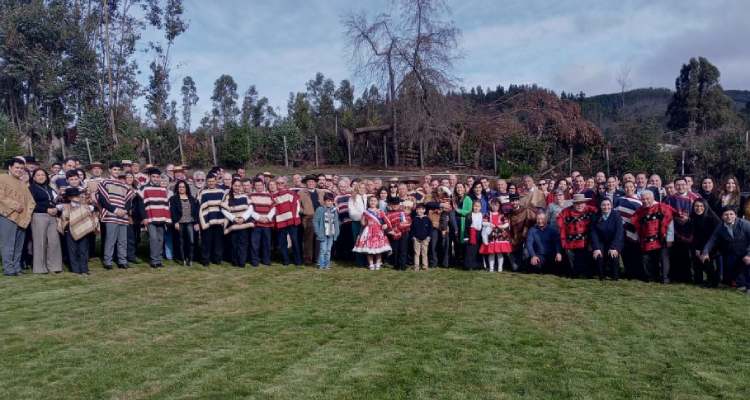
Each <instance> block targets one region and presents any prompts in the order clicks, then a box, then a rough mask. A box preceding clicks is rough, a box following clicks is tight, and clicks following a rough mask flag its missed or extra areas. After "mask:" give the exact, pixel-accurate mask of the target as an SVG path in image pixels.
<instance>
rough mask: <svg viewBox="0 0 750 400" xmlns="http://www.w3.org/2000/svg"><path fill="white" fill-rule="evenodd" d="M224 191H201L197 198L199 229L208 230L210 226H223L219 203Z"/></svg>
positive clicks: (217, 189)
mask: <svg viewBox="0 0 750 400" xmlns="http://www.w3.org/2000/svg"><path fill="white" fill-rule="evenodd" d="M223 198H224V191H223V190H221V189H219V188H216V189H208V188H206V189H203V190H202V191H201V193H200V195H199V197H198V202H199V203H200V208H199V209H198V219H199V220H200V221H199V222H200V225H201V229H204V230H205V229H208V228H209V227H210V226H211V225H222V226H223V225H224V215H223V214H222V213H221V201H222V199H223Z"/></svg>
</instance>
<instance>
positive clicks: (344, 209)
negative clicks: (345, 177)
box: [333, 193, 352, 224]
mask: <svg viewBox="0 0 750 400" xmlns="http://www.w3.org/2000/svg"><path fill="white" fill-rule="evenodd" d="M351 197H352V195H350V194H348V193H346V194H340V195H338V196H336V198H335V199H334V200H333V201H334V204H336V210H338V212H339V221H341V223H342V224H344V223H347V222H351V221H352V219H351V217H350V216H349V198H351Z"/></svg>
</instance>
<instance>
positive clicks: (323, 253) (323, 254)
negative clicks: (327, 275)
mask: <svg viewBox="0 0 750 400" xmlns="http://www.w3.org/2000/svg"><path fill="white" fill-rule="evenodd" d="M333 201H334V196H333V193H326V194H325V196H323V205H322V207H318V209H317V210H315V216H313V227H314V228H315V237H316V238H317V239H318V243H320V253H319V254H320V256H319V257H318V267H319V268H320V269H329V268H330V267H331V247H333V242H335V241H336V239H337V238H338V237H339V230H340V223H339V213H338V210H337V209H336V207H335V206H334V204H333Z"/></svg>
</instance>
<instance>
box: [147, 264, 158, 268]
mask: <svg viewBox="0 0 750 400" xmlns="http://www.w3.org/2000/svg"><path fill="white" fill-rule="evenodd" d="M149 265H150V266H151V268H153V269H157V268H159V266H158V265H156V264H149Z"/></svg>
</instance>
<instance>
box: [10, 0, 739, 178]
mask: <svg viewBox="0 0 750 400" xmlns="http://www.w3.org/2000/svg"><path fill="white" fill-rule="evenodd" d="M393 4H394V8H393V9H392V10H388V12H383V13H380V14H377V15H374V16H368V15H366V14H364V13H353V14H349V15H346V16H344V17H343V18H342V25H343V26H344V28H345V32H346V33H345V34H346V38H347V39H348V41H349V43H350V45H351V49H352V56H353V61H354V65H355V70H354V71H353V72H354V76H355V77H356V78H357V79H356V80H354V81H352V80H348V79H345V80H342V81H340V82H334V81H333V80H332V79H330V78H328V77H326V76H325V75H324V73H322V72H318V73H316V74H314V75H312V76H311V78H310V79H309V80H308V81H307V83H306V85H305V87H304V88H301V89H302V90H300V91H297V92H292V93H290V94H289V98H288V101H287V105H286V110H285V111H286V115H283V113H282V110H277V109H274V108H273V107H272V106H271V105H270V101H269V99H268V98H267V97H264V96H262V95H261V94H260V93H258V90H257V89H256V86H255V85H254V84H253V83H250V82H237V81H236V80H235V79H234V77H232V76H231V75H228V74H222V75H219V76H217V78H216V81H215V82H214V87H213V90H212V91H211V96H210V101H211V105H212V107H211V110H210V111H209V112H208V113H206V114H205V115H201V116H194V115H193V112H192V111H193V109H194V107H195V105H196V104H197V103H198V101H199V100H200V99H199V97H198V88H197V87H196V84H195V81H194V80H193V78H192V77H189V76H187V77H184V78H183V79H182V81H181V82H179V83H180V84H181V86H180V88H179V89H180V90H179V92H178V94H177V97H176V98H173V97H170V93H172V87H171V86H172V83H173V80H172V79H171V78H170V77H171V76H172V75H173V73H172V72H173V71H172V67H173V66H172V64H173V63H172V60H171V58H170V50H171V49H172V47H173V45H174V43H175V42H176V41H177V40H179V37H180V35H181V34H182V33H184V32H185V31H186V30H187V29H189V26H188V24H187V22H186V21H185V20H184V19H183V14H184V9H183V4H182V1H181V0H88V1H83V0H55V1H51V0H49V1H48V0H31V1H21V0H16V1H11V0H9V1H3V2H0V138H1V139H2V149H1V150H2V155H3V156H7V155H9V154H18V153H26V154H28V153H33V154H34V155H35V156H36V157H37V158H39V159H41V160H55V159H61V158H63V157H64V156H70V155H75V156H78V157H80V158H82V159H83V160H87V159H88V158H89V156H90V157H91V158H93V159H98V160H107V159H117V158H136V159H142V160H148V159H149V158H151V159H154V160H159V161H160V162H180V161H182V162H185V163H188V164H191V165H196V166H197V165H202V166H207V165H210V164H213V163H214V162H215V160H214V157H216V162H221V163H224V164H226V165H228V166H239V165H245V164H265V163H274V164H281V163H284V161H286V160H285V158H284V152H283V151H282V149H283V148H284V142H285V141H286V148H287V150H288V151H287V153H286V155H287V158H288V161H289V162H290V164H302V163H312V162H314V161H315V160H317V161H319V162H320V163H329V164H342V163H346V162H347V161H348V156H349V154H348V152H349V150H351V156H352V159H353V161H354V162H355V163H357V164H362V165H369V164H383V163H384V162H385V161H386V160H385V158H388V161H389V163H390V164H391V165H393V164H396V165H411V166H419V165H425V166H430V165H455V164H463V165H467V166H473V167H476V168H484V169H492V168H494V167H497V169H498V171H496V172H498V173H499V174H501V175H513V174H519V173H526V172H543V173H546V174H554V173H555V172H558V171H561V170H565V169H566V168H570V167H571V166H572V165H575V166H576V168H577V169H582V170H585V171H592V170H597V169H602V170H604V169H606V168H609V169H610V171H611V172H613V173H614V172H618V171H626V170H633V169H644V170H650V171H659V172H662V173H663V174H665V175H668V176H669V175H671V174H676V173H678V172H682V170H683V161H682V150H684V151H685V153H686V156H685V162H684V169H685V171H686V172H689V173H696V174H702V173H712V174H717V175H723V174H727V173H730V172H731V173H739V174H740V175H744V174H745V171H747V170H748V169H747V168H748V167H750V158H748V156H747V151H744V149H745V145H746V143H745V142H744V141H745V131H746V130H747V129H748V120H750V106H748V105H745V106H744V107H743V105H740V106H739V107H738V106H737V104H734V103H733V102H732V101H731V100H730V99H729V98H728V97H727V96H726V94H725V93H724V91H723V88H722V87H721V85H720V73H719V70H718V68H717V67H715V66H713V65H712V64H711V63H710V62H709V61H708V60H706V59H705V58H695V59H691V60H689V61H688V62H687V63H686V64H685V65H684V66H683V67H682V68H681V70H680V71H679V73H678V75H677V78H676V80H675V90H674V91H671V90H668V89H636V90H631V91H626V90H625V87H624V86H623V90H622V91H621V93H618V94H613V95H606V96H595V97H587V96H586V95H585V93H583V92H578V93H573V92H570V93H566V92H562V93H560V94H559V95H558V94H556V93H555V92H553V91H551V90H548V89H545V88H542V87H538V86H536V85H510V86H508V87H507V88H506V87H503V86H497V87H495V88H493V89H490V88H482V87H473V88H469V89H465V88H462V87H460V80H459V79H458V78H457V77H455V75H454V73H453V62H454V61H455V60H456V59H458V58H459V57H460V49H459V48H458V43H459V38H460V34H461V32H460V30H459V29H458V28H457V27H456V26H455V25H454V24H453V23H452V22H450V14H449V11H448V9H447V7H445V4H444V3H443V2H442V1H440V0H403V1H399V2H394V3H393ZM147 29H148V30H156V31H158V32H160V40H157V41H151V42H148V43H145V42H144V41H143V40H142V35H143V33H144V32H145V31H146V30H147ZM140 50H144V51H146V52H147V53H148V54H149V55H150V58H151V61H150V62H149V63H148V65H138V64H137V63H136V60H135V54H136V52H138V51H140ZM140 70H143V71H147V72H148V80H147V81H145V82H144V83H143V84H141V83H139V81H138V80H137V74H138V72H139V71H140ZM355 82H357V85H355ZM623 82H624V81H623ZM358 85H361V86H358ZM176 89H177V88H176V87H175V92H177V90H176ZM139 98H142V99H143V100H145V105H144V107H143V110H142V111H143V114H139V112H138V110H137V107H136V105H135V104H136V100H137V99H139ZM207 100H208V99H207ZM368 127H369V129H364V130H362V129H360V128H368ZM633 143H640V144H642V145H640V146H638V148H637V149H633ZM736 144H740V145H741V146H740V147H739V148H735V147H731V146H734V145H736ZM316 145H317V149H318V151H317V154H316V152H315V151H314V149H315V148H316ZM214 149H215V153H214ZM634 150H637V151H634ZM181 154H182V155H183V156H182V157H181ZM571 157H572V159H571ZM717 157H718V158H717ZM181 158H182V159H181ZM725 158H728V159H725ZM743 178H744V177H743Z"/></svg>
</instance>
